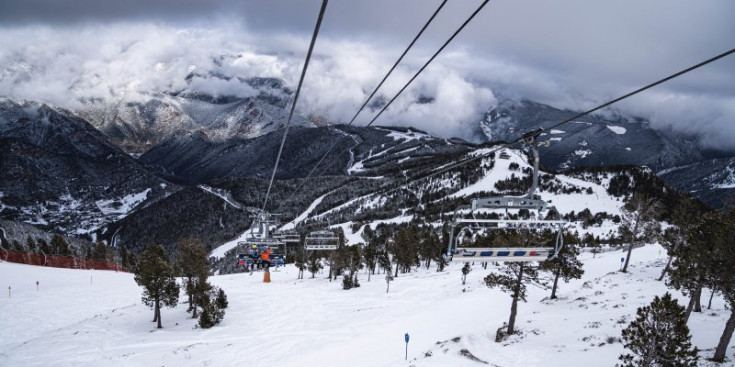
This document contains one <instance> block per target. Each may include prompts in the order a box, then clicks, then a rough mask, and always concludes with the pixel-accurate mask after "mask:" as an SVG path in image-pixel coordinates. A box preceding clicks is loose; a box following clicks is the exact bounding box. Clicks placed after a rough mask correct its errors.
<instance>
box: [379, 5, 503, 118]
mask: <svg viewBox="0 0 735 367" xmlns="http://www.w3.org/2000/svg"><path fill="white" fill-rule="evenodd" d="M489 1H490V0H484V1H483V2H482V4H480V6H478V7H477V9H476V10H475V11H474V12H473V13H472V14H471V15H470V16H469V18H467V20H465V21H464V23H462V25H461V26H459V28H457V30H456V31H454V33H453V34H452V36H451V37H449V39H447V41H446V42H444V44H443V45H442V47H440V48H439V49H438V50H437V51H436V52H435V53H434V55H433V56H431V58H430V59H429V60H428V61H427V62H426V63H425V64H424V66H422V67H421V69H419V70H418V71H417V72H416V74H414V76H413V77H412V78H411V79H410V80H409V81H408V82H407V83H406V85H404V86H403V88H401V90H399V91H398V93H396V95H395V96H393V98H391V100H390V101H388V103H387V104H386V105H385V106H383V108H382V109H381V110H380V111H379V112H378V114H376V115H375V117H373V119H372V120H370V122H369V123H368V124H367V125H366V126H370V125H372V124H373V122H375V120H377V119H378V117H380V115H382V114H383V112H385V110H387V109H388V107H390V105H391V104H392V103H393V101H395V100H396V98H398V96H400V95H401V94H402V93H403V91H405V90H406V88H408V86H409V85H411V83H413V81H414V80H415V79H416V78H417V77H418V76H419V74H421V72H423V71H424V69H426V67H427V66H429V64H431V62H432V61H434V59H435V58H436V57H437V56H439V54H440V53H441V52H442V51H444V49H445V48H446V47H447V45H449V43H450V42H452V40H454V38H455V37H457V35H458V34H459V32H462V30H463V29H464V27H466V26H467V24H469V23H470V22H471V21H472V19H473V18H474V17H475V16H476V15H477V14H478V13H479V12H480V11H481V10H482V8H484V7H485V5H487V3H488V2H489Z"/></svg>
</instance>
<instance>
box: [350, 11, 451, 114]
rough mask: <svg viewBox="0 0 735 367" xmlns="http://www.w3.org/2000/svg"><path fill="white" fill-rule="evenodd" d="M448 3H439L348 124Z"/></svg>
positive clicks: (363, 107)
mask: <svg viewBox="0 0 735 367" xmlns="http://www.w3.org/2000/svg"><path fill="white" fill-rule="evenodd" d="M446 3H447V0H444V1H442V3H441V4H439V7H438V8H436V10H435V11H434V14H432V15H431V18H429V20H427V21H426V23H425V24H424V26H423V27H421V30H420V31H419V33H417V34H416V37H414V38H413V41H411V43H410V44H409V45H408V47H406V49H405V50H404V51H403V53H402V54H401V56H400V57H399V58H398V60H396V62H395V63H394V64H393V66H392V67H391V68H390V70H388V73H386V74H385V76H384V77H383V80H381V81H380V83H378V85H377V86H376V87H375V89H373V92H372V93H370V96H369V97H367V99H365V102H363V104H362V106H360V109H359V110H357V112H356V113H355V116H352V119H351V120H350V122H349V123H348V124H347V125H348V126H349V125H352V123H353V122H355V119H356V118H357V116H358V115H359V114H360V112H362V110H363V109H365V106H367V104H368V102H370V100H371V99H372V98H373V96H375V93H377V92H378V89H380V87H382V86H383V83H385V81H386V80H387V79H388V77H389V76H390V75H391V74H392V73H393V70H395V69H396V67H397V66H398V64H400V63H401V61H402V60H403V57H404V56H406V54H407V53H408V51H409V50H410V49H411V47H413V45H414V44H415V43H416V41H418V39H419V37H421V35H422V34H424V31H425V30H426V28H428V27H429V24H431V22H432V21H433V20H434V18H436V15H437V14H439V12H440V11H441V10H442V8H443V7H444V4H446Z"/></svg>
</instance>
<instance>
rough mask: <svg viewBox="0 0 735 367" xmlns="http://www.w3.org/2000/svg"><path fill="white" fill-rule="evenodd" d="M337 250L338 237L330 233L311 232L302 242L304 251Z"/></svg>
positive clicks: (324, 231) (325, 231)
mask: <svg viewBox="0 0 735 367" xmlns="http://www.w3.org/2000/svg"><path fill="white" fill-rule="evenodd" d="M337 248H339V237H337V236H336V235H335V234H334V232H332V231H327V230H323V231H312V232H309V234H308V235H307V236H306V239H305V240H304V249H305V250H306V251H334V250H337Z"/></svg>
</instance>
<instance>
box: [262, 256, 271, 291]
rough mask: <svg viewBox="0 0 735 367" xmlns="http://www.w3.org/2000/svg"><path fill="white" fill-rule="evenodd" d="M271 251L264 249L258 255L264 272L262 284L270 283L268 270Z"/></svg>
mask: <svg viewBox="0 0 735 367" xmlns="http://www.w3.org/2000/svg"><path fill="white" fill-rule="evenodd" d="M270 255H271V249H266V250H265V251H263V252H262V253H261V254H260V261H261V263H262V264H263V269H264V270H265V271H264V273H263V282H265V283H270V282H271V272H270V270H269V269H268V268H269V267H270V265H271V259H270Z"/></svg>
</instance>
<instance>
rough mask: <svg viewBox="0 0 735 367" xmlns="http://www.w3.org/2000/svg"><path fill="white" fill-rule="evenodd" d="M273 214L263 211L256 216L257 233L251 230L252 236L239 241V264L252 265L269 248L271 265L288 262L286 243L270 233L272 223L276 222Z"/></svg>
mask: <svg viewBox="0 0 735 367" xmlns="http://www.w3.org/2000/svg"><path fill="white" fill-rule="evenodd" d="M272 216H273V214H270V213H265V212H262V213H259V214H258V215H257V216H256V217H255V218H256V220H257V221H258V228H259V231H258V232H257V233H253V232H251V235H252V237H249V238H247V239H246V240H245V241H241V242H238V243H237V246H238V250H239V252H238V254H237V263H238V265H247V266H250V265H252V264H255V263H257V262H258V261H260V254H261V253H263V251H265V250H268V249H270V250H271V254H270V256H269V257H268V258H269V260H270V263H271V265H276V266H281V265H285V264H286V244H285V243H284V242H283V241H280V240H279V239H277V238H274V237H273V236H271V234H270V226H271V224H275V223H276V221H275V220H274V219H271V217H272Z"/></svg>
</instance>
